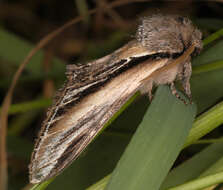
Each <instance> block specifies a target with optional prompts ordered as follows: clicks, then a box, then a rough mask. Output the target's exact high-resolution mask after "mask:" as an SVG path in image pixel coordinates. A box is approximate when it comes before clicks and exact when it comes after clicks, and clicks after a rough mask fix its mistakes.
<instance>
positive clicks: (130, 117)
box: [0, 0, 223, 190]
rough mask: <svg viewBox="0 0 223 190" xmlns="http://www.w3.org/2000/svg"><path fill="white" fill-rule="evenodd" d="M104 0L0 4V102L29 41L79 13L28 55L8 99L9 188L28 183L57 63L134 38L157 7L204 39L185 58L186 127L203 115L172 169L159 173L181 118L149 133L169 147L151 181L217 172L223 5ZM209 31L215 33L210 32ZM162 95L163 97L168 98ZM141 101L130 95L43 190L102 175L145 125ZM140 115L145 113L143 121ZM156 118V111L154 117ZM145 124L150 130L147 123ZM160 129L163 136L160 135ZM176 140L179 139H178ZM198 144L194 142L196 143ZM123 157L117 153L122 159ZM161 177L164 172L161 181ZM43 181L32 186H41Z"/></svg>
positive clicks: (60, 70)
mask: <svg viewBox="0 0 223 190" xmlns="http://www.w3.org/2000/svg"><path fill="white" fill-rule="evenodd" d="M120 1H121V0H120ZM111 2H113V1H106V0H91V1H86V0H82V1H80V0H75V1H66V2H61V1H24V0H20V1H17V0H13V1H12V0H11V1H9V0H2V1H0V62H1V64H0V76H1V80H0V99H1V100H3V97H4V96H5V94H6V92H7V89H8V87H9V85H10V82H11V79H12V76H13V74H14V73H15V71H16V69H17V68H18V65H20V64H21V61H22V60H23V59H24V58H25V56H26V55H27V54H28V52H29V51H30V50H31V49H32V48H33V47H34V46H35V44H36V43H38V42H39V41H40V40H41V39H42V37H44V36H45V35H47V34H48V33H49V32H51V31H54V30H55V29H56V28H58V27H60V26H62V25H63V24H64V23H65V22H66V21H68V20H69V19H71V18H74V17H77V16H79V15H82V16H83V17H84V20H83V21H82V22H80V23H78V24H76V25H74V26H72V27H70V28H69V29H67V30H65V31H64V32H63V33H62V34H61V35H59V36H58V37H56V38H55V39H54V40H53V41H52V42H51V43H49V44H48V45H47V47H45V48H44V49H42V50H41V51H39V52H38V53H37V54H35V56H34V57H33V58H32V59H31V61H30V63H29V64H28V65H27V67H26V68H25V71H24V72H23V75H22V76H21V77H20V79H19V83H18V86H17V88H16V91H15V93H14V97H13V104H12V105H11V108H10V117H9V128H8V138H7V139H8V141H7V144H8V164H9V166H8V169H9V189H10V190H14V189H15V190H17V189H22V188H23V187H25V185H27V184H28V164H29V158H30V155H31V151H32V148H33V144H34V139H35V137H36V135H37V132H38V131H39V128H40V126H41V121H42V120H43V118H44V115H45V111H46V108H47V107H48V106H49V105H50V103H51V100H49V99H50V98H51V97H52V94H54V91H55V90H54V89H58V88H59V87H60V86H61V85H62V83H63V81H64V80H65V75H64V72H65V63H77V62H86V61H87V60H90V59H95V58H99V57H101V56H104V55H106V54H107V53H111V52H112V51H113V50H115V49H117V48H118V47H120V46H121V45H122V44H124V43H125V42H126V41H128V40H131V39H132V38H133V37H134V31H135V28H136V26H137V23H138V19H139V18H140V17H141V16H145V15H150V14H153V13H157V12H158V13H159V12H161V13H177V14H183V15H189V16H190V17H191V18H192V20H193V21H194V23H196V25H197V26H198V27H199V28H200V29H201V30H202V33H203V35H204V38H205V39H206V41H205V40H204V44H205V47H204V50H203V51H202V53H201V54H200V55H199V56H197V57H196V58H194V59H193V62H192V63H193V75H192V78H191V86H192V95H193V100H194V102H195V103H196V105H197V116H199V115H200V117H198V118H197V119H196V120H195V123H194V125H195V124H196V122H198V121H199V119H203V120H202V121H205V122H204V123H202V125H201V126H202V127H200V128H199V130H198V132H197V131H196V129H195V128H194V129H192V130H191V131H190V135H191V134H195V135H197V136H196V137H197V138H195V140H193V141H190V143H189V144H194V145H192V146H189V147H187V148H186V149H185V150H183V151H182V152H181V154H180V155H179V156H178V158H177V160H176V161H175V164H174V167H173V168H174V169H173V170H172V171H171V172H169V174H168V175H167V176H166V174H167V172H168V171H169V168H170V167H171V166H172V162H173V161H174V160H175V157H176V156H177V154H178V153H179V151H180V149H181V148H182V146H179V147H173V145H171V144H170V140H171V139H174V136H173V137H172V136H171V135H172V134H173V135H174V134H175V133H177V132H178V133H184V132H185V133H186V129H185V131H184V129H183V127H182V126H181V125H183V124H182V123H181V124H176V125H173V124H172V127H178V128H177V129H181V127H182V130H178V131H175V130H176V128H175V129H174V128H173V129H172V128H168V129H171V130H173V131H168V130H166V131H165V130H164V129H165V128H164V129H163V131H162V129H160V132H163V134H161V133H159V129H157V131H156V132H157V135H155V136H157V138H154V139H153V141H152V142H153V144H154V146H157V147H158V145H161V141H160V139H159V138H158V137H159V135H160V136H162V135H163V137H166V138H167V139H169V140H167V143H165V144H163V149H164V150H166V152H167V153H168V151H171V150H172V149H174V148H175V149H176V150H175V152H174V154H173V155H175V157H174V159H172V160H171V161H168V162H167V163H168V164H166V168H165V171H164V170H159V168H158V169H157V168H154V170H155V171H153V173H154V174H155V173H157V175H158V174H159V173H160V175H161V174H162V177H160V178H157V180H160V181H159V184H161V183H162V185H161V189H162V190H164V189H168V188H170V187H173V186H176V185H181V184H183V183H185V182H188V181H190V182H191V183H193V182H194V181H193V180H195V182H199V180H201V179H206V178H204V177H210V176H211V175H213V176H214V175H216V173H217V172H218V174H219V172H222V170H221V169H222V158H223V152H222V143H221V142H218V141H219V138H220V137H222V135H223V131H222V129H221V128H220V126H221V124H222V121H221V118H223V117H220V116H221V115H222V112H223V111H222V107H219V106H221V105H222V102H221V101H222V98H223V88H222V86H223V85H222V84H223V82H222V81H223V66H222V65H223V54H222V52H223V40H222V27H223V21H222V18H223V11H222V10H223V4H222V3H221V2H220V1H219V2H208V1H206V2H196V3H195V2H193V1H182V2H180V3H177V2H166V1H162V2H157V1H147V2H143V1H142V2H137V3H136V2H135V3H132V2H131V1H129V3H126V4H124V5H123V6H120V7H117V8H114V9H111V8H106V6H107V5H109V3H111ZM94 8H98V10H97V11H96V13H95V14H93V15H87V12H88V11H89V10H91V9H94ZM215 32H216V33H215ZM213 33H215V34H214V35H211V34H213ZM164 95H166V96H168V92H165V93H164ZM161 97H162V96H161ZM156 98H158V97H156ZM168 100H171V98H170V99H168ZM167 104H168V102H167ZM148 106H149V103H148V99H147V98H146V97H138V98H136V100H135V101H134V103H133V104H131V105H130V106H129V107H128V108H127V109H125V110H124V112H123V113H122V114H121V115H120V116H119V117H118V118H117V119H116V120H115V121H113V123H112V124H111V126H109V128H107V129H106V130H105V131H104V132H103V133H102V134H101V135H100V136H98V137H97V139H96V140H95V141H94V142H93V143H92V144H90V146H89V147H88V148H87V150H85V152H84V153H83V154H82V155H81V156H80V158H79V159H78V160H76V161H75V162H74V163H73V164H72V165H71V167H69V168H68V169H66V170H65V171H64V172H63V173H62V174H61V175H59V176H58V177H56V178H55V179H54V180H52V182H51V181H50V182H51V184H50V185H49V186H48V187H47V189H49V190H50V189H54V190H57V189H76V190H83V189H86V188H87V187H89V186H90V185H92V184H94V183H96V182H97V181H99V180H100V179H102V178H103V177H105V176H107V175H108V174H110V173H111V172H112V171H113V170H114V168H115V166H116V164H117V162H118V161H119V160H120V158H121V156H122V154H123V152H124V151H125V148H126V146H127V145H128V144H129V141H130V139H131V137H132V135H133V134H134V132H135V131H136V128H137V127H138V126H139V127H140V126H142V125H145V126H146V123H144V124H143V123H141V121H142V119H143V116H144V114H145V113H146V114H147V113H148V112H150V110H151V109H152V110H154V109H155V108H153V107H152V105H151V106H149V109H148V111H146V110H147V108H148ZM160 106H161V105H160ZM163 106H164V105H163ZM169 106H170V104H168V105H166V107H164V108H163V111H164V110H166V111H167V112H168V109H169ZM216 106H218V107H217V108H218V109H216ZM151 107H152V108H151ZM158 108H160V107H158ZM211 108H212V109H211ZM182 109H185V108H182ZM178 111H179V110H178V108H176V112H177V113H179V114H180V113H181V112H178ZM214 111H215V112H214ZM177 113H176V114H177ZM191 113H192V112H191ZM202 113H203V114H202ZM169 114H170V113H169ZM201 114H202V115H201ZM211 114H213V115H211ZM218 114H221V115H218ZM217 116H219V117H217ZM172 117H174V114H173V115H171V116H170V117H169V118H172ZM191 118H192V117H191ZM146 119H147V117H146V116H145V118H144V119H143V121H144V120H146ZM163 119H164V118H163V117H162V115H161V116H160V120H163ZM205 119H206V120H205ZM176 121H177V120H176ZM176 121H174V122H176ZM209 121H211V123H210V122H209ZM140 123H141V124H140ZM167 123H168V122H167ZM170 123H171V122H170ZM139 124H140V125H139ZM169 125H171V124H169ZM178 125H179V126H178ZM150 126H151V127H152V125H150ZM188 128H189V126H188ZM147 130H148V132H147V133H148V134H144V137H143V138H146V137H148V138H149V139H150V138H151V136H150V135H152V134H153V131H152V129H150V128H149V129H147ZM150 130H151V131H150ZM194 131H195V132H194ZM150 132H151V133H150ZM165 134H166V135H168V136H165ZM0 135H1V134H0ZM204 135H206V136H204ZM203 136H204V137H203ZM176 137H177V136H176ZM189 137H190V136H189ZM201 137H203V140H208V139H212V141H206V142H209V143H211V145H209V146H207V147H206V146H205V145H200V144H199V145H195V144H196V141H197V139H198V138H201ZM134 138H135V135H134ZM220 140H221V139H220ZM131 142H132V141H131ZM136 142H138V141H136ZM174 142H176V141H174ZM187 142H188V141H187ZM203 142H205V141H203ZM213 142H214V143H213ZM168 143H169V144H168ZM180 143H184V139H183V138H182V139H181V141H180ZM200 143H202V140H201V141H200ZM130 144H131V143H130ZM165 145H166V146H165ZM168 146H170V147H168ZM151 147H152V146H151ZM128 149H129V147H128ZM162 151H163V150H162V146H161V147H158V148H154V152H153V153H152V154H153V155H156V153H157V152H158V154H159V155H162V154H163V152H162ZM125 153H126V152H125ZM150 153H151V152H150ZM135 154H137V155H136V158H138V159H139V162H140V158H142V159H143V157H142V156H143V155H141V154H142V153H141V154H140V153H137V152H136V153H135ZM148 154H149V152H148ZM124 155H125V154H124ZM137 156H138V157H137ZM124 158H125V157H124ZM124 158H123V157H122V159H124ZM122 159H121V160H122ZM127 164H128V163H127ZM141 164H143V163H141ZM115 170H117V168H116V169H115ZM118 171H119V169H118ZM144 177H145V176H144ZM164 177H166V178H165V180H164ZM114 180H115V177H114ZM163 180H164V181H163ZM196 180H198V181H196ZM104 181H105V183H104ZM104 181H103V183H104V184H106V183H107V182H108V181H109V177H107V178H106V180H104ZM222 181H223V180H222ZM48 183H49V182H47V184H43V185H42V186H41V187H36V188H39V189H44V188H45V186H47V185H48ZM99 183H100V182H99ZM111 183H113V182H111ZM191 183H190V184H189V185H191ZM192 185H193V184H192ZM104 187H105V185H104ZM27 189H29V187H28V186H27ZM33 189H35V188H33ZM90 189H91V190H93V189H94V190H96V189H98V190H99V189H104V188H103V187H102V186H101V187H100V188H99V186H97V184H95V186H92V187H91V188H90ZM154 189H157V188H154Z"/></svg>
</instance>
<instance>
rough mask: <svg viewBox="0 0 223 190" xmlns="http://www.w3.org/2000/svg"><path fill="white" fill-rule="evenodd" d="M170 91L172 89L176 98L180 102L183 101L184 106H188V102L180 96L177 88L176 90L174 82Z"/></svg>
mask: <svg viewBox="0 0 223 190" xmlns="http://www.w3.org/2000/svg"><path fill="white" fill-rule="evenodd" d="M170 89H171V92H172V94H173V95H174V96H176V97H177V98H178V99H179V100H181V101H182V102H183V103H184V104H187V102H186V101H185V100H184V99H183V98H181V96H180V95H179V94H178V92H177V90H176V88H175V85H174V82H171V83H170Z"/></svg>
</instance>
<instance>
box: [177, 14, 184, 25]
mask: <svg viewBox="0 0 223 190" xmlns="http://www.w3.org/2000/svg"><path fill="white" fill-rule="evenodd" d="M184 20H185V18H184V17H182V16H178V17H177V21H179V22H180V23H181V24H184Z"/></svg>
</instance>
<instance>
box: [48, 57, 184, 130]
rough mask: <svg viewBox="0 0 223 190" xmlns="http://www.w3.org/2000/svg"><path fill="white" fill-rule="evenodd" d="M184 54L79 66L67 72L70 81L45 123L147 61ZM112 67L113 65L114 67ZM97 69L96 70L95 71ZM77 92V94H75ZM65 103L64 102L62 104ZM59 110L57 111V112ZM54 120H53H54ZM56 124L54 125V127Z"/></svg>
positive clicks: (66, 83)
mask: <svg viewBox="0 0 223 190" xmlns="http://www.w3.org/2000/svg"><path fill="white" fill-rule="evenodd" d="M181 54H182V53H177V54H173V55H170V54H168V53H157V54H152V55H146V56H141V57H130V61H128V60H126V59H123V60H121V61H119V62H115V63H112V64H111V63H103V65H102V64H99V66H98V67H97V63H94V64H92V63H89V64H86V65H82V66H79V67H78V68H76V69H69V66H68V68H67V69H68V70H67V77H68V79H69V80H68V81H67V82H65V85H64V87H63V88H62V89H60V90H59V94H58V95H57V97H59V98H57V97H56V99H55V101H54V103H53V106H52V107H51V108H50V113H48V115H47V118H46V120H45V122H49V119H52V115H53V114H54V113H56V114H55V116H54V118H57V117H59V116H61V115H63V114H65V113H66V112H67V110H69V109H70V108H71V107H73V106H74V105H75V104H77V103H78V102H79V101H80V100H81V99H82V98H83V97H85V96H86V95H88V94H90V93H92V92H95V91H96V90H97V89H98V88H100V87H101V86H103V85H104V84H105V83H107V82H108V81H109V80H110V79H112V78H114V77H116V76H117V75H119V74H121V73H123V72H125V71H126V70H128V69H129V68H132V67H134V66H135V65H138V64H140V63H142V62H144V61H145V60H147V59H157V58H169V57H174V58H175V57H178V56H180V55H181ZM110 65H113V66H112V67H111V66H110ZM95 68H96V69H95ZM87 85H90V86H89V87H88V88H86V89H83V90H80V91H79V92H77V91H78V90H79V89H81V88H84V87H85V86H87ZM75 91H76V93H75ZM68 95H70V97H69V98H67V99H65V98H64V97H65V96H68ZM62 101H63V102H62ZM61 102H62V103H61ZM56 109H57V110H56ZM54 118H53V119H54ZM55 123H56V122H55ZM53 125H54V124H52V126H53Z"/></svg>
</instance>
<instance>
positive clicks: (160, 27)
mask: <svg viewBox="0 0 223 190" xmlns="http://www.w3.org/2000/svg"><path fill="white" fill-rule="evenodd" d="M201 37H202V34H201V32H200V31H199V30H198V29H197V28H196V27H195V26H194V25H193V24H192V22H191V21H190V20H189V19H188V18H186V17H182V16H178V15H160V14H158V15H153V16H150V17H144V18H142V19H141V24H140V25H139V26H138V29H137V32H136V39H137V41H138V42H139V43H140V44H141V45H142V46H144V47H146V48H147V49H148V50H149V51H152V52H156V53H168V54H174V53H182V52H183V51H184V50H185V49H187V48H188V47H189V46H190V45H191V44H194V45H195V49H196V51H198V52H199V51H200V50H201V48H202V41H201Z"/></svg>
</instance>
